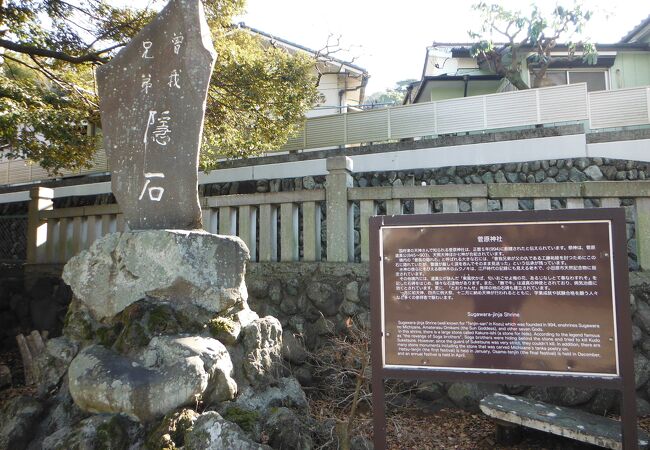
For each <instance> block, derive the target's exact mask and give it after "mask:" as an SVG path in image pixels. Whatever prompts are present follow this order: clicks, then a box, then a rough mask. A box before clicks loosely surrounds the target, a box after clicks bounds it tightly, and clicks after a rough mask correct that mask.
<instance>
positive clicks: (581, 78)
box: [530, 69, 608, 92]
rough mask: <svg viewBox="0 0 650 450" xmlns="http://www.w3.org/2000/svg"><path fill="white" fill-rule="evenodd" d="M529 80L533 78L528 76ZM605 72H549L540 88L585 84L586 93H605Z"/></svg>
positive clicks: (532, 75) (531, 75) (606, 86)
mask: <svg viewBox="0 0 650 450" xmlns="http://www.w3.org/2000/svg"><path fill="white" fill-rule="evenodd" d="M530 77H531V79H533V78H534V77H535V75H534V74H533V73H531V74H530ZM607 81H608V80H607V71H605V70H576V69H574V70H549V71H547V72H546V76H545V77H544V79H543V80H542V83H541V84H540V87H546V86H561V85H564V84H575V83H587V91H588V92H593V91H605V90H607V88H608V82H607Z"/></svg>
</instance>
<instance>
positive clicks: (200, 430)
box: [0, 0, 312, 450]
mask: <svg viewBox="0 0 650 450" xmlns="http://www.w3.org/2000/svg"><path fill="white" fill-rule="evenodd" d="M214 58H215V55H214V51H213V49H212V45H211V41H210V37H209V30H208V27H207V24H206V22H205V18H204V14H203V10H202V4H201V0H171V2H170V3H169V4H168V5H167V6H166V7H165V8H164V9H163V10H162V12H161V13H160V14H159V15H158V17H157V18H156V19H155V20H154V21H153V22H152V23H151V24H150V25H148V26H147V27H145V28H144V29H143V30H142V31H141V33H140V34H138V35H137V36H136V37H135V38H134V39H133V41H132V42H131V43H130V44H129V45H128V46H127V47H126V48H124V49H123V50H122V51H121V52H120V53H119V54H118V55H117V56H116V57H115V58H114V60H113V61H112V62H111V63H109V64H108V65H107V66H106V67H102V68H101V69H99V70H98V80H99V90H100V96H101V110H102V127H103V131H104V142H105V145H106V150H107V153H108V155H109V163H110V165H111V169H112V177H113V178H112V181H113V192H114V194H115V196H116V198H117V200H118V202H119V204H120V207H121V209H122V211H123V213H124V215H125V218H126V221H127V223H128V225H129V228H130V231H125V232H118V233H112V234H108V235H106V236H103V237H102V238H100V239H98V240H97V241H96V242H94V243H93V244H92V246H91V247H90V248H89V249H88V250H84V251H82V252H81V253H79V254H78V255H76V256H75V257H73V258H72V259H70V261H69V262H68V263H67V264H66V266H65V268H64V271H63V279H64V281H65V282H66V283H68V284H69V285H70V287H71V288H72V292H73V294H74V295H73V299H72V302H71V304H70V308H69V310H68V314H67V316H66V322H65V325H64V332H63V334H64V335H63V336H62V337H58V338H54V339H51V340H49V341H48V342H47V345H46V347H45V349H44V351H43V352H42V353H41V354H40V355H39V357H38V360H37V361H36V362H35V367H36V368H37V370H36V372H37V373H36V378H37V379H38V380H39V385H40V388H39V390H40V394H41V395H42V400H35V399H29V400H28V399H22V398H18V399H17V400H16V401H12V402H10V403H8V404H7V406H6V407H4V408H3V409H2V410H0V450H4V449H9V448H11V449H22V448H27V447H28V448H39V449H53V450H54V449H56V450H59V449H71V448H79V449H81V448H83V449H95V448H97V449H98V448H111V449H120V450H127V449H141V448H145V446H146V448H170V449H172V448H179V447H182V448H184V449H186V450H208V449H215V450H216V449H225V448H237V449H242V450H248V449H250V450H261V449H268V448H271V447H269V446H268V445H266V443H263V442H261V441H262V440H264V441H265V442H268V443H269V444H271V446H272V448H301V449H309V448H311V447H312V440H311V434H310V431H309V427H311V426H312V425H311V424H309V423H308V421H309V420H310V419H309V415H308V414H307V402H306V398H305V394H304V393H303V391H302V389H301V388H300V385H299V384H298V382H297V380H296V379H295V378H293V377H286V376H283V375H284V373H283V365H282V327H281V325H280V322H279V321H278V320H277V319H276V318H274V317H271V316H267V317H262V318H260V317H259V316H258V315H257V314H256V313H255V312H254V311H252V310H251V309H250V308H249V306H248V302H247V298H248V292H247V289H246V285H245V280H244V274H245V270H246V261H247V260H248V258H249V252H248V249H247V248H246V246H245V244H244V243H243V241H242V240H241V239H239V238H237V237H235V236H218V235H214V234H210V233H207V232H205V231H203V230H198V229H197V228H200V226H201V210H200V208H199V203H198V193H197V165H198V150H199V144H200V141H201V129H202V123H203V115H204V110H205V101H206V93H207V86H208V83H209V80H210V74H211V70H212V65H213V63H214ZM198 405H204V406H205V407H206V409H207V410H208V412H204V413H203V414H200V413H199V412H197V411H196V409H199V408H197V406H198ZM287 407H290V408H292V409H288V408H287ZM294 410H296V411H297V413H296V412H294ZM238 420H239V421H240V422H238ZM242 421H243V422H242ZM237 423H239V424H240V425H242V426H243V427H244V428H247V429H246V430H243V429H242V428H240V426H238V425H237Z"/></svg>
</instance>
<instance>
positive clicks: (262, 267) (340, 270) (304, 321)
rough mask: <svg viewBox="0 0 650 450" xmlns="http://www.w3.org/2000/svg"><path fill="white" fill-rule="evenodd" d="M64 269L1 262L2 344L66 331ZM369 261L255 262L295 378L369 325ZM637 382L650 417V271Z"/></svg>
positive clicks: (604, 400)
mask: <svg viewBox="0 0 650 450" xmlns="http://www.w3.org/2000/svg"><path fill="white" fill-rule="evenodd" d="M60 270H61V267H60V266H52V267H49V270H47V271H41V272H39V273H36V274H31V275H30V277H29V278H28V280H27V282H25V279H24V274H23V270H22V267H19V266H11V267H9V266H5V267H2V277H0V330H2V335H0V339H1V341H0V343H1V344H2V347H4V348H8V347H12V346H14V345H15V335H16V334H18V333H21V332H22V333H25V332H29V331H30V330H32V329H41V330H42V329H47V330H49V331H50V332H51V334H52V335H53V336H56V335H58V334H60V331H61V324H62V321H63V318H64V316H65V312H66V310H67V305H68V303H69V301H70V298H71V294H70V290H69V288H68V287H67V286H66V285H65V284H64V283H63V282H62V281H61V280H60V278H59V277H58V274H60ZM368 277H369V273H368V265H367V264H356V263H304V262H293V263H277V262H274V263H249V264H248V265H247V273H246V285H247V288H248V294H249V304H250V306H251V308H252V309H253V310H255V311H257V312H258V313H259V314H260V316H265V315H273V316H275V317H277V318H278V319H279V320H280V322H281V324H282V326H283V329H284V341H285V348H284V356H285V359H286V360H287V362H288V364H290V365H291V368H292V371H293V373H294V374H295V375H296V377H297V378H298V379H299V380H300V381H301V383H304V384H306V385H309V384H311V383H313V382H314V379H313V374H312V368H311V366H310V363H309V360H308V353H309V352H313V351H315V350H317V349H318V348H319V347H320V346H322V345H323V344H324V343H325V342H326V341H327V339H329V337H331V336H332V335H333V334H335V333H340V332H341V331H342V330H343V328H344V327H346V326H347V325H346V321H347V320H348V319H349V318H352V319H354V320H355V321H356V323H358V324H359V325H360V326H362V327H369V326H370V314H369V307H370V289H369V278H368ZM630 284H631V292H632V295H631V299H630V301H631V308H632V312H633V322H634V325H633V329H632V334H633V341H634V359H635V371H636V380H635V383H636V387H637V394H638V403H639V412H640V413H643V414H650V402H649V400H650V382H649V381H650V274H647V273H645V272H632V273H630ZM413 389H414V392H415V395H417V396H418V397H420V398H421V399H423V400H427V401H430V400H436V401H441V402H446V403H451V404H455V405H457V406H459V407H463V408H475V407H476V406H477V405H478V401H479V400H480V399H481V398H482V397H483V396H485V395H487V394H488V393H491V392H507V393H511V394H522V395H526V396H528V397H531V398H535V399H538V400H542V401H549V402H551V403H557V404H561V405H566V406H578V407H581V408H584V409H589V410H591V411H593V412H596V413H599V414H603V413H604V412H606V411H612V410H615V409H616V404H617V396H616V394H615V393H614V392H612V391H606V390H602V389H588V390H581V389H576V388H548V387H533V388H526V387H523V386H492V385H476V384H470V383H434V382H422V383H417V384H416V385H414V387H413Z"/></svg>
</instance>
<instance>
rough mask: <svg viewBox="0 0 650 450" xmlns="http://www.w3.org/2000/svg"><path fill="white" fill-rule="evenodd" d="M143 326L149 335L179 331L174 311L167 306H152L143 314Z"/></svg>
mask: <svg viewBox="0 0 650 450" xmlns="http://www.w3.org/2000/svg"><path fill="white" fill-rule="evenodd" d="M145 326H146V328H147V330H148V331H149V332H150V333H162V332H171V333H175V332H178V331H180V330H179V329H180V326H179V323H178V320H177V319H176V316H175V314H174V310H173V309H172V308H171V306H169V305H163V304H161V305H152V307H151V309H149V311H147V313H146V314H145Z"/></svg>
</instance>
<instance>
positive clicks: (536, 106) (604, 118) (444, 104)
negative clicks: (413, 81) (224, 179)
mask: <svg viewBox="0 0 650 450" xmlns="http://www.w3.org/2000/svg"><path fill="white" fill-rule="evenodd" d="M567 122H585V123H586V126H587V127H588V128H589V130H602V129H608V128H619V127H628V126H639V125H650V87H639V88H630V89H619V90H614V91H600V92H590V93H588V92H587V85H586V84H585V83H578V84H571V85H566V86H554V87H548V88H541V89H530V90H525V91H513V92H505V93H499V94H490V95H479V96H474V97H465V98H457V99H451V100H441V101H437V102H429V103H418V104H414V105H406V106H398V107H394V108H385V109H380V110H370V111H362V112H354V113H348V114H335V115H330V116H323V117H314V118H310V119H305V122H304V124H303V126H302V128H301V129H300V130H299V131H298V132H297V133H296V135H295V136H294V137H292V138H291V139H289V141H288V142H287V143H286V145H285V146H284V147H282V148H280V149H278V151H299V150H310V149H317V148H328V147H339V146H347V145H359V144H364V143H378V142H386V141H393V140H400V139H405V138H421V137H425V136H439V135H445V134H454V133H465V132H480V131H488V130H501V129H512V128H525V127H531V126H535V125H553V124H559V123H567ZM95 161H96V162H95V164H94V166H93V167H92V168H91V169H88V170H85V171H81V172H76V173H73V172H70V171H67V172H66V171H64V172H63V176H71V175H79V174H86V173H94V172H105V171H107V170H108V167H107V163H106V155H105V154H104V152H103V150H100V151H98V153H97V156H96V159H95ZM46 178H48V175H47V172H46V171H45V170H43V169H42V168H40V167H39V166H38V165H35V164H31V163H29V162H26V161H8V162H2V163H0V184H13V183H22V182H29V181H34V180H42V179H46Z"/></svg>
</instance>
